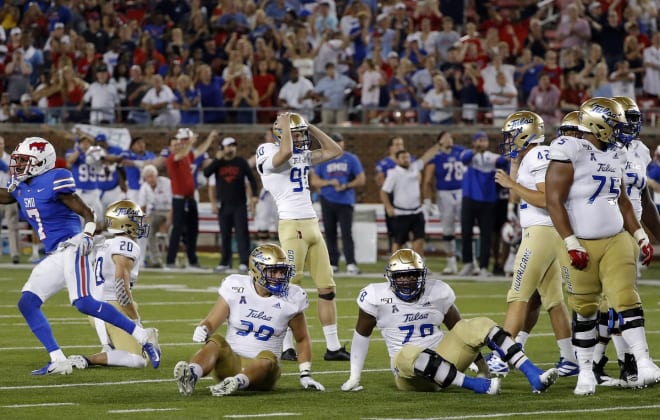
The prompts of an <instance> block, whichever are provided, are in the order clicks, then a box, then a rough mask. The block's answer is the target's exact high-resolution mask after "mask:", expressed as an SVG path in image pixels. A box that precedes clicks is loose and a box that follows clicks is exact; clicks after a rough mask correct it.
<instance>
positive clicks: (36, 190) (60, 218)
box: [11, 168, 82, 252]
mask: <svg viewBox="0 0 660 420" xmlns="http://www.w3.org/2000/svg"><path fill="white" fill-rule="evenodd" d="M75 192H76V183H75V182H74V180H73V176H72V175H71V172H70V171H69V170H68V169H61V168H56V169H51V170H50V171H47V172H45V173H43V174H41V175H37V176H36V177H33V178H31V179H29V180H28V181H26V182H21V183H20V184H18V187H16V189H15V190H14V191H13V192H12V193H11V194H12V196H13V197H14V198H15V199H16V201H17V202H18V207H19V209H20V212H21V215H22V217H23V219H25V220H27V222H28V223H29V224H30V226H32V229H33V230H34V231H35V232H36V233H37V235H38V236H39V239H40V240H41V242H42V243H43V244H44V248H45V250H46V252H53V251H55V250H56V249H57V245H58V244H59V243H60V242H62V241H66V240H67V239H69V238H71V237H73V236H75V235H77V234H79V233H80V232H81V231H82V228H81V223H80V217H79V216H78V214H76V213H75V212H74V211H73V210H71V209H70V208H69V207H67V206H66V205H65V204H64V203H63V202H62V201H61V200H59V198H58V195H59V194H72V193H75Z"/></svg>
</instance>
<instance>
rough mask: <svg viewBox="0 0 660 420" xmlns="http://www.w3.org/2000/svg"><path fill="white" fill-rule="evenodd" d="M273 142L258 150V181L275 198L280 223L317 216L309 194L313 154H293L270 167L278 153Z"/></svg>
mask: <svg viewBox="0 0 660 420" xmlns="http://www.w3.org/2000/svg"><path fill="white" fill-rule="evenodd" d="M279 148H280V147H279V146H278V145H276V144H274V143H263V144H261V145H259V147H258V148H257V171H258V172H259V175H261V182H262V183H263V185H264V188H265V189H266V190H268V191H269V192H270V193H271V194H272V195H273V198H275V202H276V203H277V212H278V214H279V217H280V220H292V219H311V218H313V217H316V212H315V211H314V208H313V207H312V198H311V195H310V192H309V169H310V167H311V165H312V152H311V151H309V150H306V151H303V152H301V153H294V154H293V156H291V159H289V161H288V162H287V163H284V164H283V165H282V166H280V167H279V168H274V167H273V156H275V154H276V153H277V151H278V150H279Z"/></svg>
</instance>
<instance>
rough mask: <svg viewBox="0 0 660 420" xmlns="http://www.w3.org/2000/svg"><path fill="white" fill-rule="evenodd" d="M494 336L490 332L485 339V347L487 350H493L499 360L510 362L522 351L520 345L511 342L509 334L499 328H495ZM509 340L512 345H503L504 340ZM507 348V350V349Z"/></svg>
mask: <svg viewBox="0 0 660 420" xmlns="http://www.w3.org/2000/svg"><path fill="white" fill-rule="evenodd" d="M494 329H495V334H493V331H492V330H491V333H490V334H488V337H486V340H485V341H486V345H487V346H488V348H489V349H491V350H493V351H494V352H496V353H497V355H498V356H500V358H501V359H502V360H503V361H505V362H508V361H509V360H511V358H512V357H513V356H514V355H515V354H516V353H518V352H521V351H522V346H521V345H520V343H516V342H513V340H512V339H511V334H509V333H508V332H506V331H504V330H503V329H502V328H500V327H495V328H494ZM507 338H508V339H509V340H511V342H513V344H510V345H508V346H507V345H505V341H506V339H507ZM507 347H508V348H507Z"/></svg>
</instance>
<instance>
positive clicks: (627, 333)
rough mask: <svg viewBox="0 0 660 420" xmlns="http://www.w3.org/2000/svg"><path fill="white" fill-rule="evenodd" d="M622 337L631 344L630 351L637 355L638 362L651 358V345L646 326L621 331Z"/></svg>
mask: <svg viewBox="0 0 660 420" xmlns="http://www.w3.org/2000/svg"><path fill="white" fill-rule="evenodd" d="M621 337H623V339H624V340H626V343H628V345H629V346H630V352H631V353H632V354H634V355H635V359H636V360H637V363H639V362H640V361H642V360H647V359H650V356H649V345H648V343H647V342H646V330H645V329H644V327H636V328H629V329H627V330H624V331H621ZM622 360H623V359H622Z"/></svg>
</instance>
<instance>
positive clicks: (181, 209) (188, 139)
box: [166, 128, 218, 269]
mask: <svg viewBox="0 0 660 420" xmlns="http://www.w3.org/2000/svg"><path fill="white" fill-rule="evenodd" d="M196 138H197V135H196V134H194V133H193V132H192V130H190V129H189V128H180V129H179V130H178V131H177V133H176V136H175V137H174V139H172V140H171V142H170V149H171V150H170V154H169V156H168V157H167V160H166V166H167V172H168V174H169V176H170V179H171V180H172V231H171V232H170V241H169V245H168V247H167V259H166V265H167V267H168V268H174V264H175V261H176V254H177V252H178V251H179V243H180V242H181V236H185V244H186V254H187V256H188V266H189V267H191V268H193V269H199V261H198V259H197V234H198V233H199V213H198V212H197V201H196V200H195V191H196V188H195V178H194V176H193V171H192V169H193V168H192V163H193V161H194V160H195V159H197V158H198V157H199V156H201V155H203V154H204V153H206V151H207V150H208V148H209V146H210V145H211V143H212V142H213V141H214V140H216V139H217V138H218V133H217V132H216V131H211V133H210V134H209V136H208V137H207V138H206V140H204V142H203V143H202V144H201V145H199V146H197V147H195V148H194V149H193V144H194V143H195V140H196Z"/></svg>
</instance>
